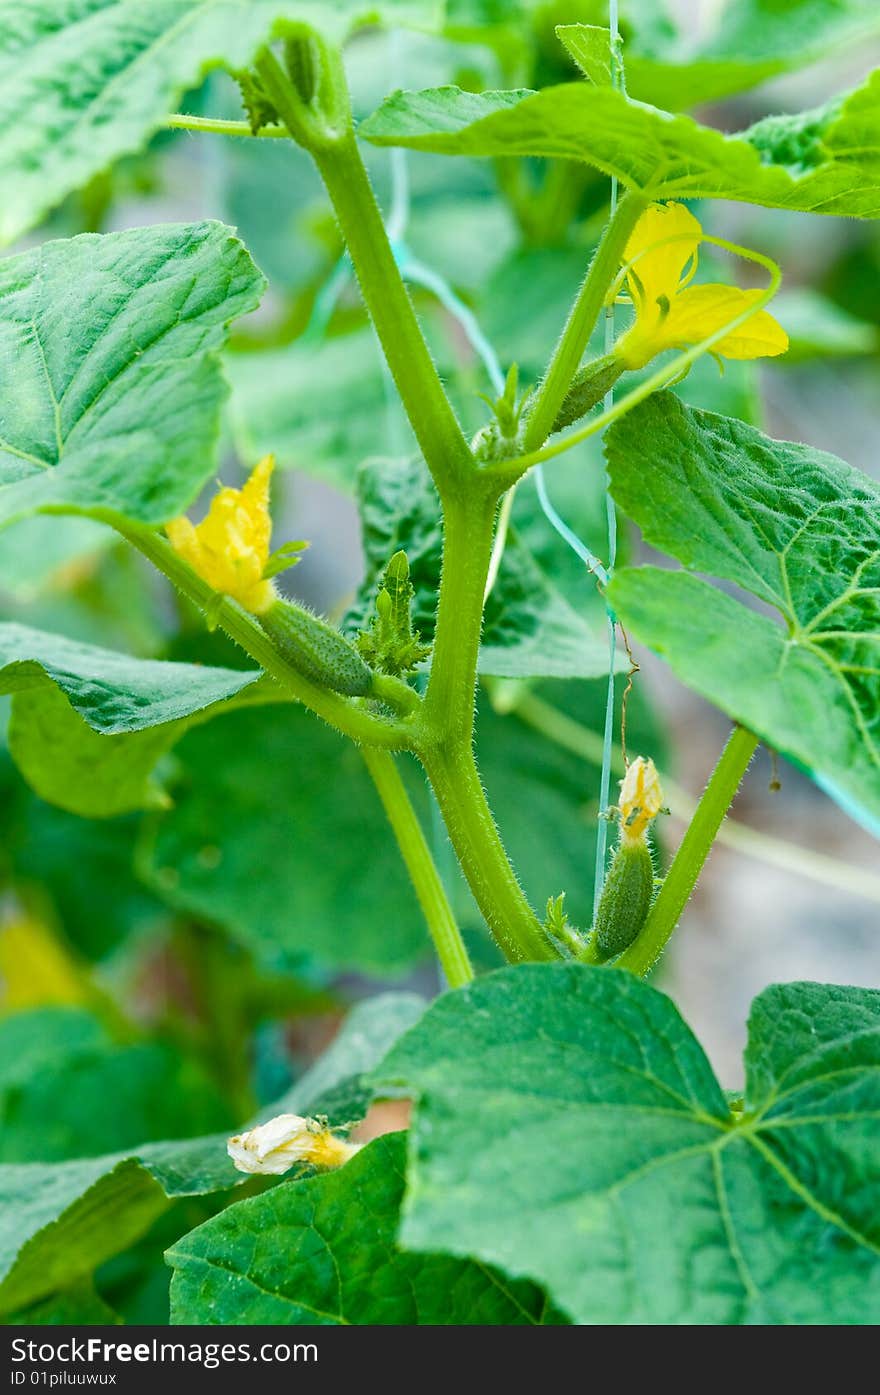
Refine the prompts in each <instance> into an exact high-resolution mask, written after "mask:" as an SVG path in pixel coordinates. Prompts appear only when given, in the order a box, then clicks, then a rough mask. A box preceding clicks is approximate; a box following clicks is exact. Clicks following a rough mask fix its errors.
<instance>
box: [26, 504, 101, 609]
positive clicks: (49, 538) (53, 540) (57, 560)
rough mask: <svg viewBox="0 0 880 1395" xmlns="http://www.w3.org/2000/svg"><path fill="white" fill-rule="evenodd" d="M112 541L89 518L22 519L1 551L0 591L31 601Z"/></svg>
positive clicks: (99, 526)
mask: <svg viewBox="0 0 880 1395" xmlns="http://www.w3.org/2000/svg"><path fill="white" fill-rule="evenodd" d="M113 541H114V537H113V534H112V533H111V532H110V530H109V529H108V528H107V527H105V525H104V524H102V523H95V522H94V520H93V519H91V518H76V517H71V518H64V517H61V518H58V517H55V518H46V517H39V516H36V517H32V518H21V519H19V521H18V522H17V523H16V524H15V526H14V527H12V528H9V529H8V530H7V532H6V536H5V537H4V539H3V547H2V549H0V591H5V592H7V593H9V594H10V595H12V596H14V597H15V598H16V599H19V598H23V599H26V600H27V599H30V597H31V596H33V595H34V594H36V593H38V592H39V591H40V590H41V589H43V588H45V586H46V585H47V584H48V583H51V582H53V581H56V580H57V579H58V578H59V577H63V576H64V573H65V571H69V570H71V564H73V565H74V567H76V566H77V565H78V564H79V563H81V561H82V559H83V558H90V557H94V556H96V555H97V554H98V553H99V552H101V551H102V550H103V549H104V548H105V547H106V546H107V544H108V543H110V542H113Z"/></svg>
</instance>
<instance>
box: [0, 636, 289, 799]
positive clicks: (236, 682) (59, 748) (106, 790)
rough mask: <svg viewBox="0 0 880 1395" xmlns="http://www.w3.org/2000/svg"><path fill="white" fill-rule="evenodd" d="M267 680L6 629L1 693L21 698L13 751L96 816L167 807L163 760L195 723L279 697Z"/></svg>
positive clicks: (29, 774) (44, 790) (48, 785)
mask: <svg viewBox="0 0 880 1395" xmlns="http://www.w3.org/2000/svg"><path fill="white" fill-rule="evenodd" d="M259 678H260V674H259V672H258V671H255V670H252V669H251V670H236V669H223V668H208V667H205V666H202V665H197V664H179V663H164V662H160V661H158V660H151V659H133V658H129V657H128V655H125V654H117V653H114V652H113V651H112V650H109V649H101V648H98V647H97V646H96V645H91V644H81V643H79V642H77V641H75V640H68V639H65V638H63V637H62V636H61V635H50V634H44V633H43V632H42V631H41V630H32V629H29V628H28V627H26V626H24V625H17V624H0V692H4V693H9V692H11V693H13V694H15V697H14V700H13V705H12V718H11V721H10V727H9V749H10V753H11V755H12V757H13V759H14V760H15V763H16V765H17V766H18V768H19V770H20V771H21V772H22V774H23V775H24V776H25V778H26V779H27V781H28V783H29V784H30V785H31V786H32V787H33V788H34V789H35V790H36V791H37V793H38V794H40V795H41V796H42V797H43V798H44V799H47V800H48V801H49V802H50V803H53V804H57V805H59V806H60V807H61V808H63V809H68V810H70V811H72V812H74V813H77V814H82V815H85V816H86V817H92V818H94V817H108V816H110V815H114V814H119V813H125V812H127V811H129V810H131V809H138V808H144V807H151V806H159V807H164V805H165V804H166V803H167V797H166V796H165V794H164V792H163V790H162V788H161V786H159V785H158V784H156V783H155V782H154V781H153V780H152V778H151V776H152V771H153V769H154V767H155V765H156V763H157V761H158V760H159V759H160V758H161V757H162V756H163V755H164V754H165V753H166V751H168V750H169V749H170V748H171V746H172V745H173V744H174V742H175V741H177V740H178V739H179V737H180V736H181V735H182V733H183V731H184V730H185V729H186V727H187V725H188V724H189V722H191V721H192V719H193V718H194V717H196V716H197V717H199V718H200V719H202V720H203V719H204V718H205V717H208V716H213V715H214V713H215V711H216V710H217V708H218V707H222V706H225V705H228V704H229V703H230V702H232V703H234V702H235V700H236V699H237V700H238V701H261V700H262V699H263V697H264V696H272V693H269V694H266V693H265V691H264V690H265V684H260V683H258V682H257V681H256V680H258V679H259Z"/></svg>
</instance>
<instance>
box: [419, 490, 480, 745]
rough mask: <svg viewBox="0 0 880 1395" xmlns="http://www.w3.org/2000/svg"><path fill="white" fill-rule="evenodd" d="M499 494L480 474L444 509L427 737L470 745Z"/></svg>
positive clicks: (425, 720)
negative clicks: (464, 493) (459, 498)
mask: <svg viewBox="0 0 880 1395" xmlns="http://www.w3.org/2000/svg"><path fill="white" fill-rule="evenodd" d="M497 507H498V493H497V490H496V489H495V488H494V486H491V487H490V489H488V490H487V489H485V488H484V487H483V482H482V480H481V478H480V477H479V476H477V477H475V478H474V480H473V481H472V484H471V488H470V490H469V493H468V497H467V498H466V499H465V500H463V501H462V502H461V503H458V502H452V501H450V502H448V503H447V505H446V507H445V509H444V512H443V565H442V570H441V574H440V594H439V598H438V602H437V622H436V626H435V631H434V651H433V656H432V659H431V676H430V678H429V680H428V688H427V692H426V693H425V700H424V713H423V717H422V726H423V729H424V730H425V733H426V736H427V739H428V740H429V741H430V740H432V739H436V740H437V741H439V742H441V743H443V744H444V745H447V746H455V745H467V746H468V747H469V746H470V743H471V740H472V736H473V727H474V708H475V702H474V698H475V693H476V686H477V660H478V658H479V653H480V634H481V631H482V627H483V599H484V595H485V591H486V577H487V575H488V572H489V562H490V558H491V556H492V535H493V527H494V522H495V514H496V511H497Z"/></svg>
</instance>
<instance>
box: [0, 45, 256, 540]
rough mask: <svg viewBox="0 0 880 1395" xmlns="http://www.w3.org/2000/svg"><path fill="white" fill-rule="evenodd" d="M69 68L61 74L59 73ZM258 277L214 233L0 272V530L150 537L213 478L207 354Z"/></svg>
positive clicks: (194, 229) (146, 235) (33, 258)
mask: <svg viewBox="0 0 880 1395" xmlns="http://www.w3.org/2000/svg"><path fill="white" fill-rule="evenodd" d="M74 68H75V65H74V64H73V63H71V70H73V69H74ZM262 289H263V279H262V277H261V276H260V274H259V272H258V271H257V270H256V268H255V267H254V264H253V262H252V261H251V259H250V257H249V256H248V254H247V252H246V251H245V249H244V247H243V246H242V245H241V243H240V242H239V241H238V240H237V238H235V237H234V236H233V235H232V233H231V232H230V230H229V229H228V228H225V227H223V226H222V224H220V223H194V224H175V223H169V224H163V225H162V226H159V227H154V228H136V229H133V230H132V231H130V232H119V233H108V234H106V235H105V236H101V237H99V236H93V235H91V234H85V235H83V236H82V237H74V238H71V239H70V240H69V241H64V242H49V243H46V244H45V246H43V247H40V248H37V249H36V250H34V251H31V252H25V253H23V254H22V255H21V256H18V257H11V258H10V259H9V260H8V261H5V262H3V263H0V359H2V360H3V361H4V362H8V363H14V364H15V372H14V373H7V374H5V375H4V377H3V380H2V383H0V526H3V525H4V524H6V523H10V522H12V521H13V520H14V519H16V518H21V517H23V516H24V515H26V514H29V513H36V512H38V511H40V510H52V511H55V512H66V513H86V514H91V515H93V516H94V517H96V518H99V519H101V520H103V521H106V522H111V523H117V522H118V521H119V520H120V518H122V519H126V518H129V519H131V518H134V519H139V520H141V521H142V522H145V523H153V524H161V523H165V522H167V520H168V519H169V518H172V517H173V516H174V515H175V514H178V513H181V512H182V511H183V510H184V509H185V508H186V507H187V506H188V505H189V504H190V503H192V500H193V498H194V497H195V495H196V494H197V493H198V491H199V489H200V488H201V487H202V485H203V484H204V483H205V482H206V481H207V480H208V479H210V477H211V475H212V473H213V472H214V469H215V464H214V450H215V443H216V435H217V420H218V414H219V410H220V405H221V403H222V401H223V399H224V397H225V394H226V387H225V384H224V381H223V377H222V374H221V371H220V366H219V362H218V358H217V351H218V350H219V349H220V347H221V346H222V344H223V341H224V339H225V337H226V331H227V326H228V325H229V323H230V321H231V320H233V319H235V317H236V316H237V315H241V314H244V313H246V312H247V311H248V310H253V309H254V308H255V306H256V305H257V304H258V302H259V299H260V294H261V292H262Z"/></svg>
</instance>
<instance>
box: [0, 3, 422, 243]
mask: <svg viewBox="0 0 880 1395" xmlns="http://www.w3.org/2000/svg"><path fill="white" fill-rule="evenodd" d="M439 10H440V7H439V5H438V4H437V3H436V0H380V3H370V0H334V3H333V4H332V5H327V4H326V3H325V2H324V0H202V2H201V3H199V4H193V0H161V3H154V4H152V5H149V6H148V7H146V8H144V6H143V5H142V4H140V3H139V0H68V3H67V4H66V5H64V6H63V7H62V8H61V9H60V10H59V7H58V4H57V0H30V2H29V4H28V5H27V6H26V7H24V8H22V6H21V5H20V4H18V0H3V3H2V4H0V36H2V42H0V91H2V93H3V98H2V106H0V113H2V118H3V120H2V125H3V127H4V130H5V132H6V136H5V140H4V146H3V151H4V153H3V157H2V160H0V179H2V181H3V185H4V189H5V190H6V197H5V198H4V206H3V211H2V215H0V238H2V240H3V241H11V239H12V238H14V237H16V236H18V235H19V234H20V233H22V232H25V231H26V230H27V229H28V228H29V227H31V226H33V224H34V223H36V222H37V221H38V220H39V218H40V217H41V216H42V215H43V214H44V213H46V212H47V211H48V209H50V208H52V207H53V206H54V205H55V204H57V203H59V202H60V201H61V199H62V198H63V197H64V195H65V194H68V193H70V192H71V190H73V189H77V188H80V187H81V186H82V185H84V184H85V183H86V182H87V181H88V180H89V179H90V178H91V177H92V176H93V175H95V174H98V173H99V172H100V171H102V170H104V169H106V168H107V166H108V165H110V164H111V163H112V162H113V161H114V160H116V159H118V158H119V157H120V156H121V155H126V154H128V153H129V152H131V151H135V150H139V149H140V148H141V147H142V146H144V145H146V143H147V141H148V139H149V137H150V136H151V135H152V134H153V132H154V131H156V130H157V129H159V128H160V127H161V126H162V125H163V123H164V120H165V117H166V115H168V114H169V113H170V112H172V111H173V110H174V109H175V107H176V106H177V104H178V103H179V101H180V99H181V97H182V96H183V94H184V93H185V92H186V91H187V89H189V88H191V87H196V86H198V83H199V81H200V79H201V78H203V77H204V76H205V75H206V74H207V73H208V72H209V71H210V70H211V69H212V68H216V67H218V66H220V65H221V64H225V65H226V66H227V67H229V68H230V69H236V68H244V67H247V65H248V64H249V63H250V62H251V61H252V60H253V58H254V55H255V54H256V52H257V50H258V48H259V47H260V46H261V45H262V44H263V43H265V42H266V41H267V40H269V39H271V38H272V37H277V36H279V35H280V34H282V33H283V32H285V27H286V22H287V23H289V22H293V23H297V22H298V23H305V24H310V25H313V26H314V27H315V28H317V29H319V30H321V31H322V32H323V33H324V34H326V35H327V36H328V37H329V38H331V39H335V40H341V39H343V38H344V37H345V36H346V34H347V33H349V32H350V31H351V30H352V29H353V28H355V27H356V26H357V25H359V24H360V23H362V22H364V21H365V20H375V19H377V18H381V19H383V20H384V21H385V22H386V23H389V24H407V23H414V24H418V25H426V26H431V25H432V24H436V23H437V21H439V18H440V13H439ZM22 114H25V115H26V117H27V119H25V120H23V119H21V117H22Z"/></svg>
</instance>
